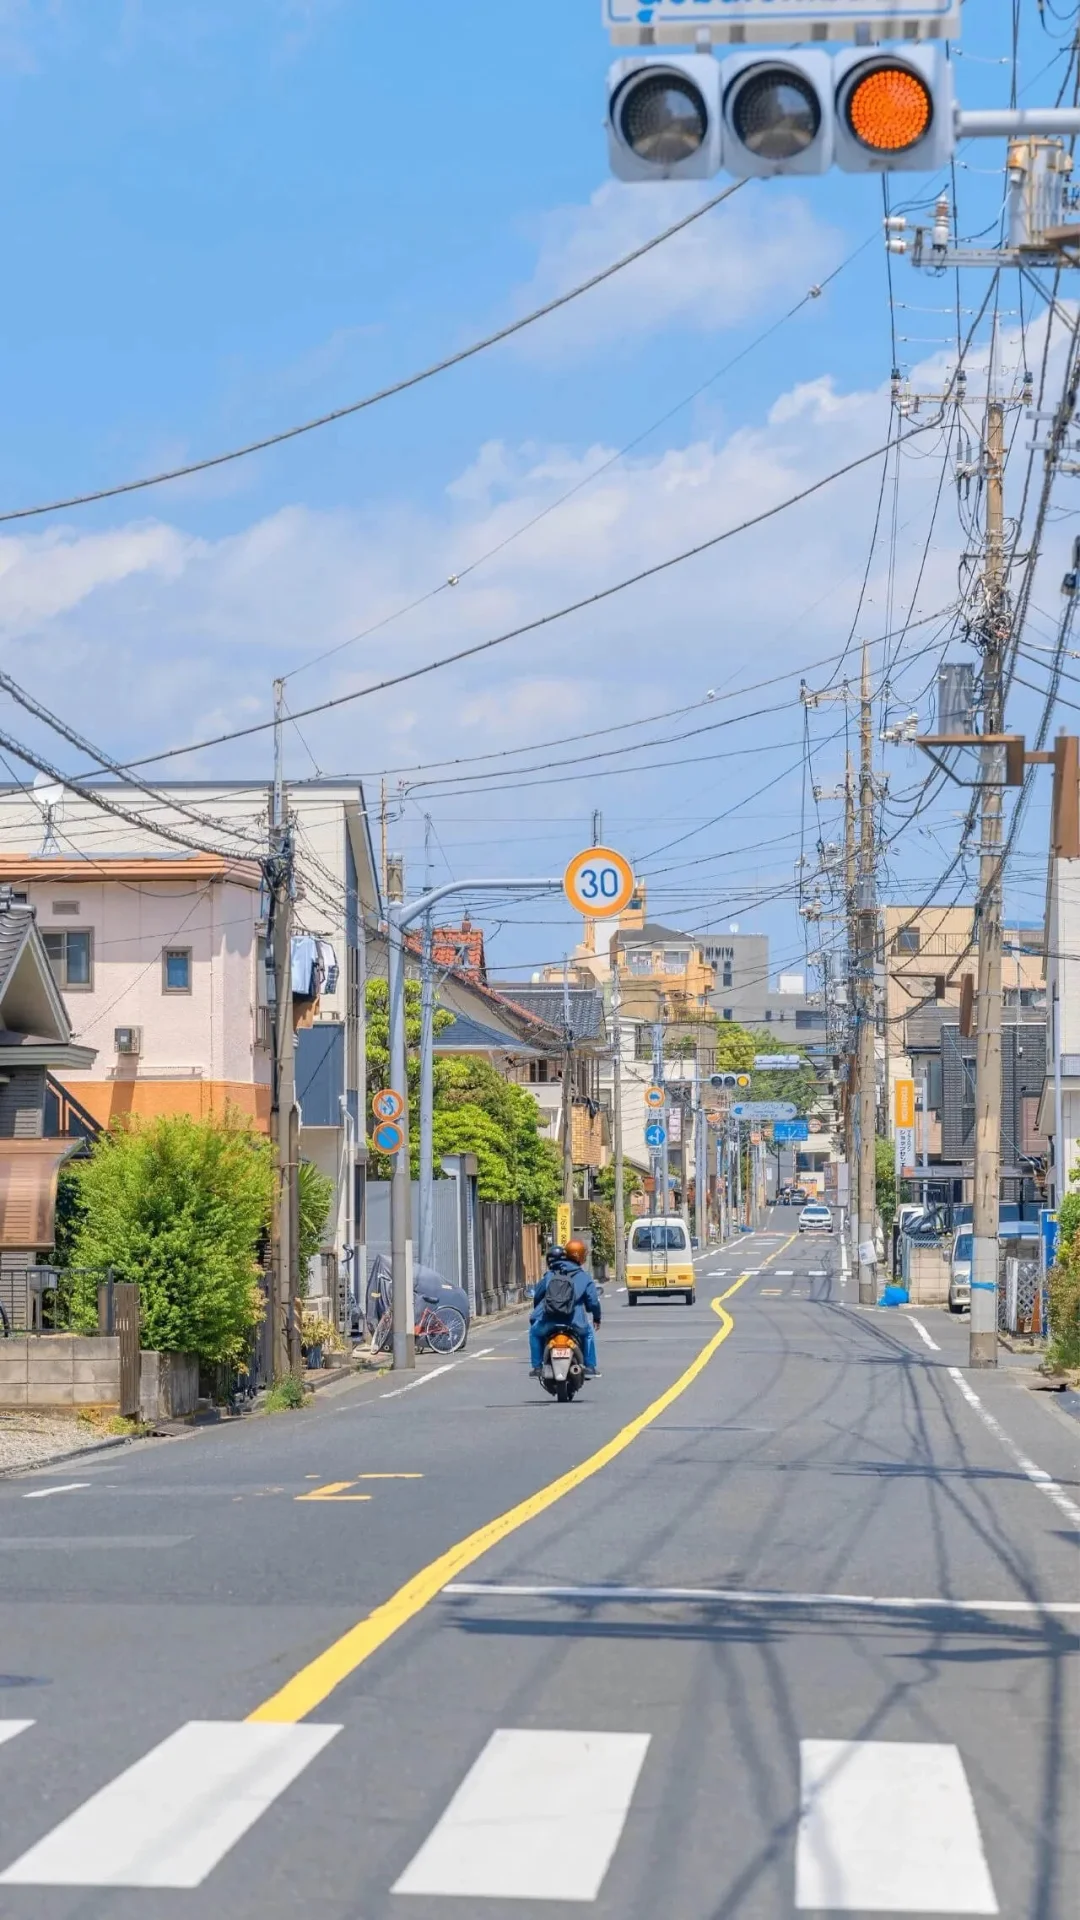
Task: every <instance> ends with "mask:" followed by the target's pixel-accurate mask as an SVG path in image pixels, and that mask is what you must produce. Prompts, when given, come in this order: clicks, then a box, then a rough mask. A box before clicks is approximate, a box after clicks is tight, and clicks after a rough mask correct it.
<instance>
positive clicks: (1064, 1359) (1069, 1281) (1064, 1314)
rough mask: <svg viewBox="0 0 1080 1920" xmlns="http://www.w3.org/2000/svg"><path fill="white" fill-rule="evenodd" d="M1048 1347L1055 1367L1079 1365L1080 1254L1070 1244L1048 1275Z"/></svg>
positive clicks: (1051, 1361)
mask: <svg viewBox="0 0 1080 1920" xmlns="http://www.w3.org/2000/svg"><path fill="white" fill-rule="evenodd" d="M1049 1288H1050V1347H1049V1351H1048V1353H1047V1359H1048V1360H1049V1362H1050V1365H1051V1366H1052V1367H1055V1368H1062V1369H1064V1368H1066V1367H1080V1255H1078V1253H1077V1249H1076V1245H1075V1242H1074V1243H1071V1244H1070V1246H1069V1247H1068V1248H1067V1250H1066V1251H1065V1253H1064V1254H1063V1255H1062V1257H1061V1259H1060V1260H1059V1262H1058V1264H1057V1266H1056V1267H1052V1268H1051V1270H1050V1276H1049Z"/></svg>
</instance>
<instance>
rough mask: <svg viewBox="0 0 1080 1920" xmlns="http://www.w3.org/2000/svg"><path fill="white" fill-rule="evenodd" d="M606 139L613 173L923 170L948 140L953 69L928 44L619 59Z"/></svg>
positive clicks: (648, 176)
mask: <svg viewBox="0 0 1080 1920" xmlns="http://www.w3.org/2000/svg"><path fill="white" fill-rule="evenodd" d="M608 89H609V112H608V145H609V152H610V157H611V166H612V170H613V172H614V173H615V174H616V176H617V177H618V178H619V179H621V180H704V179H708V178H710V177H711V176H712V175H713V174H715V173H720V172H721V171H724V172H727V173H731V174H734V175H735V176H736V177H737V178H746V177H752V176H755V175H756V176H768V175H771V174H808V173H825V172H827V171H828V169H829V167H831V166H832V165H834V164H835V165H836V166H838V167H842V168H843V169H844V170H845V171H846V172H848V173H883V172H895V171H905V172H915V171H921V172H927V171H930V170H933V169H935V168H937V167H940V166H941V165H942V164H943V163H944V162H946V161H947V160H948V159H949V158H950V156H951V154H952V152H953V148H954V145H955V138H956V133H955V112H956V109H955V101H954V97H953V87H952V69H951V67H950V65H949V61H948V58H947V56H946V53H945V50H944V48H943V47H941V46H940V45H936V44H930V45H922V46H913V47H910V48H905V49H904V51H903V52H897V53H890V52H885V51H881V50H880V49H879V50H875V51H873V52H868V51H867V50H866V49H865V48H861V47H854V48H848V49H846V50H845V51H844V52H842V53H838V54H828V53H824V52H822V51H821V50H820V49H818V48H813V47H808V48H806V49H804V50H799V49H794V50H792V51H790V52H785V53H783V54H779V55H770V54H767V53H764V52H756V53H736V54H731V55H730V56H729V57H728V58H727V59H725V60H715V59H713V57H712V55H711V54H684V55H676V56H672V57H670V58H668V59H657V58H642V59H627V60H619V61H617V62H616V64H615V65H614V66H613V67H612V69H611V72H610V74H609V78H608Z"/></svg>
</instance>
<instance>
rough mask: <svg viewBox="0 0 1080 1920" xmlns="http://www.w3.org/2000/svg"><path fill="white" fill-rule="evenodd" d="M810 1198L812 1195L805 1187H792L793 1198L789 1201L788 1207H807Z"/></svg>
mask: <svg viewBox="0 0 1080 1920" xmlns="http://www.w3.org/2000/svg"><path fill="white" fill-rule="evenodd" d="M809 1198H810V1195H809V1194H808V1193H807V1191H806V1188H805V1187H792V1189H791V1198H790V1200H789V1201H788V1205H789V1206H790V1207H805V1205H806V1203H807V1201H808V1200H809Z"/></svg>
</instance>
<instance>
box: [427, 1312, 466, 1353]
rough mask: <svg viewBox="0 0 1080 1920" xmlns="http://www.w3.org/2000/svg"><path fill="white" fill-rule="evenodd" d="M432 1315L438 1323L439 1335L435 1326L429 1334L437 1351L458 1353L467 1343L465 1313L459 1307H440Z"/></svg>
mask: <svg viewBox="0 0 1080 1920" xmlns="http://www.w3.org/2000/svg"><path fill="white" fill-rule="evenodd" d="M431 1317H432V1320H433V1321H435V1322H436V1323H437V1325H438V1337H437V1338H436V1336H435V1331H434V1328H432V1330H431V1332H430V1334H429V1338H430V1339H431V1344H432V1347H433V1348H434V1350H435V1352H436V1353H456V1352H457V1351H458V1348H459V1347H463V1346H464V1345H465V1334H466V1326H465V1315H464V1314H463V1313H461V1312H460V1311H459V1309H458V1308H457V1307H440V1308H439V1311H438V1313H433V1314H432V1316H431Z"/></svg>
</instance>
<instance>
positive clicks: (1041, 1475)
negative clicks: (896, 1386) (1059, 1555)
mask: <svg viewBox="0 0 1080 1920" xmlns="http://www.w3.org/2000/svg"><path fill="white" fill-rule="evenodd" d="M948 1372H949V1378H950V1380H955V1381H956V1384H957V1386H958V1387H959V1389H960V1391H961V1393H962V1394H963V1396H964V1399H965V1400H966V1401H967V1403H968V1406H969V1407H974V1409H975V1412H976V1413H977V1414H978V1416H979V1419H980V1420H981V1421H982V1423H983V1426H984V1427H988V1428H989V1430H990V1432H991V1433H992V1434H993V1436H994V1438H995V1440H997V1441H999V1442H1000V1444H1001V1445H1002V1446H1003V1447H1004V1449H1005V1451H1006V1453H1007V1454H1008V1455H1009V1457H1010V1458H1011V1459H1013V1460H1015V1462H1016V1464H1017V1466H1018V1467H1019V1468H1020V1471H1021V1473H1026V1474H1027V1477H1028V1479H1029V1480H1030V1481H1031V1482H1032V1484H1033V1485H1034V1486H1036V1487H1038V1489H1039V1492H1040V1493H1045V1495H1046V1497H1047V1499H1048V1500H1052V1501H1053V1503H1054V1505H1055V1507H1056V1508H1057V1510H1058V1512H1059V1513H1063V1514H1064V1515H1065V1518H1066V1519H1067V1520H1068V1521H1070V1522H1071V1524H1072V1525H1073V1526H1074V1527H1080V1507H1078V1506H1077V1504H1076V1502H1075V1500H1070V1498H1069V1496H1068V1494H1067V1493H1066V1492H1065V1490H1064V1488H1063V1487H1059V1486H1058V1483H1057V1481H1056V1480H1053V1479H1051V1477H1050V1475H1049V1474H1048V1473H1047V1472H1046V1471H1045V1470H1044V1469H1043V1468H1042V1467H1040V1466H1039V1465H1038V1463H1037V1462H1036V1461H1034V1460H1029V1459H1028V1457H1027V1454H1026V1453H1021V1451H1020V1448H1019V1447H1018V1446H1017V1444H1016V1441H1015V1440H1014V1439H1013V1437H1012V1435H1011V1434H1008V1433H1006V1431H1005V1429H1004V1427H1003V1426H1002V1424H1001V1422H1000V1420H995V1418H994V1416H993V1414H992V1413H991V1412H990V1409H989V1407H984V1405H983V1403H982V1401H981V1400H980V1399H979V1396H978V1394H977V1393H976V1392H975V1391H974V1389H973V1388H972V1387H969V1385H968V1383H967V1381H966V1380H965V1379H964V1376H963V1374H962V1373H961V1371H960V1369H959V1367H950V1368H949V1370H948Z"/></svg>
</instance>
